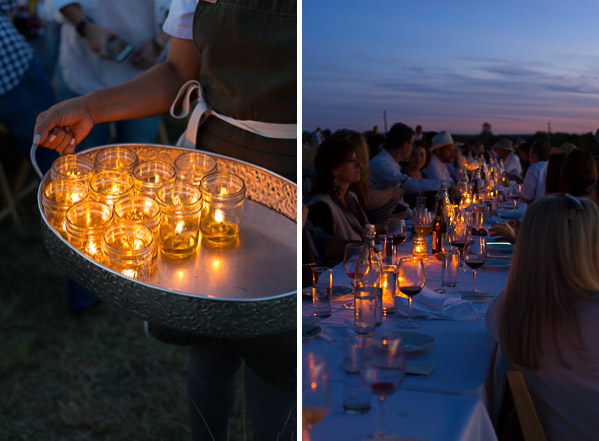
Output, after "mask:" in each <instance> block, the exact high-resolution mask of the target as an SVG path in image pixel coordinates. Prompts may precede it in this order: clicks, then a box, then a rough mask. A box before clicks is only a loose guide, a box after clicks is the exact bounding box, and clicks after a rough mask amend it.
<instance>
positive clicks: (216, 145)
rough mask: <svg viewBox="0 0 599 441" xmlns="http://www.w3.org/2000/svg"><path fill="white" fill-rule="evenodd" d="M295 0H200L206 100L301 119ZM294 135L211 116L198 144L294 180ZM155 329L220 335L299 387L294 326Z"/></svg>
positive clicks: (225, 110)
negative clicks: (228, 331) (250, 331)
mask: <svg viewBox="0 0 599 441" xmlns="http://www.w3.org/2000/svg"><path fill="white" fill-rule="evenodd" d="M296 8H297V7H296V2H295V0H293V1H283V0H268V1H267V0H256V1H249V0H243V1H232V0H217V1H216V3H209V2H207V1H202V0H200V1H199V3H198V6H197V7H196V11H195V15H194V21H193V35H194V42H195V45H196V47H197V50H198V52H199V54H200V60H201V68H200V74H199V82H200V84H201V85H202V87H203V90H204V97H205V99H206V101H207V102H208V104H209V105H210V106H211V107H212V108H213V109H214V110H215V111H216V112H218V113H221V114H223V115H227V116H231V117H233V118H236V119H240V120H253V121H261V122H269V123H280V124H294V123H295V122H296V120H297V104H296V103H297V67H296V66H297V64H296V61H297V58H296V54H297V49H296V48H297V46H296V40H297V34H296V32H297V17H296ZM296 145H297V143H296V140H286V139H273V138H265V137H261V136H258V135H255V134H253V133H249V132H247V131H245V130H242V129H240V128H237V127H234V126H231V125H230V124H228V123H226V122H224V121H222V120H220V119H218V118H216V117H213V116H210V117H209V118H208V119H207V120H206V122H204V124H202V125H201V126H200V128H199V130H198V134H197V142H196V147H197V148H199V149H202V150H207V151H212V152H215V153H219V154H223V155H227V156H231V157H235V158H238V159H241V160H244V161H247V162H251V163H254V164H257V165H259V166H262V167H264V168H266V169H269V170H271V171H274V172H275V173H278V174H280V175H283V176H285V177H287V178H289V179H292V180H293V181H296V180H297V178H296V172H297V166H296V164H297V147H296ZM256 319H257V320H259V318H258V317H257V318H256ZM150 333H151V334H152V335H154V337H156V338H158V339H159V340H162V341H166V342H168V343H173V344H181V345H187V344H202V342H207V341H210V342H214V341H219V342H221V343H222V344H226V345H230V346H232V347H234V348H236V349H237V350H238V351H239V353H240V354H241V355H242V356H243V357H244V359H245V361H246V363H248V364H249V365H250V366H251V367H252V369H253V370H254V371H255V372H256V373H257V374H258V375H260V376H261V377H262V378H264V379H265V380H267V381H269V382H271V383H273V384H277V385H279V386H281V387H285V388H289V389H292V390H294V389H295V387H296V366H297V360H296V358H297V356H296V355H297V352H296V347H297V338H296V331H295V330H292V331H287V332H282V333H279V334H271V335H264V336H260V337H254V338H247V339H221V338H210V337H203V336H200V335H192V334H186V333H181V332H178V331H172V330H169V329H166V328H163V327H161V326H158V325H154V324H150Z"/></svg>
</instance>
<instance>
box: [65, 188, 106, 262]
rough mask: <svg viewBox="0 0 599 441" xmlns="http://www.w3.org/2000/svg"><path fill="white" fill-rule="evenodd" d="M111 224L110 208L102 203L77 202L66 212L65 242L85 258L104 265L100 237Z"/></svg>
mask: <svg viewBox="0 0 599 441" xmlns="http://www.w3.org/2000/svg"><path fill="white" fill-rule="evenodd" d="M111 222H112V208H111V207H109V206H108V205H106V204H105V203H103V202H97V201H90V200H87V201H83V202H78V203H76V204H75V205H73V206H72V207H71V208H69V209H68V210H67V214H66V230H67V240H68V241H69V242H70V243H71V245H73V246H74V247H75V248H77V249H78V250H79V251H81V252H83V253H84V254H86V255H87V256H89V257H91V258H92V259H94V260H96V261H97V262H100V263H104V257H103V253H102V236H103V235H104V231H106V228H108V226H109V225H110V224H111Z"/></svg>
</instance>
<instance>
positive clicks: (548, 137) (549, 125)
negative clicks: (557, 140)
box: [547, 121, 551, 147]
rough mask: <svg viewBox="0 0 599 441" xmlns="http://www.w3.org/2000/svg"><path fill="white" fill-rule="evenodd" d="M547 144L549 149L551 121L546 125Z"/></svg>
mask: <svg viewBox="0 0 599 441" xmlns="http://www.w3.org/2000/svg"><path fill="white" fill-rule="evenodd" d="M547 144H549V147H551V121H549V122H548V123H547Z"/></svg>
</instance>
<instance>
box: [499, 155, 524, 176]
mask: <svg viewBox="0 0 599 441" xmlns="http://www.w3.org/2000/svg"><path fill="white" fill-rule="evenodd" d="M503 169H504V170H505V172H506V173H508V174H510V175H515V176H518V177H519V178H520V179H522V165H521V164H520V158H518V155H516V154H515V153H510V154H509V155H508V156H507V158H505V161H504V162H503Z"/></svg>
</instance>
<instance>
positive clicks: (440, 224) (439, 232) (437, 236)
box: [432, 183, 449, 260]
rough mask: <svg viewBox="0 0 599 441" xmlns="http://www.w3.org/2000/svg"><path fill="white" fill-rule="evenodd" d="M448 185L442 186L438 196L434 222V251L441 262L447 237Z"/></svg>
mask: <svg viewBox="0 0 599 441" xmlns="http://www.w3.org/2000/svg"><path fill="white" fill-rule="evenodd" d="M448 200H449V197H448V196H447V185H446V184H445V183H443V184H442V185H441V191H440V192H439V193H438V195H437V210H436V212H435V218H434V220H433V243H432V251H433V254H434V255H435V257H436V258H437V259H439V260H441V259H442V258H443V242H444V241H445V236H446V235H447V221H446V220H445V211H446V207H447V201H448Z"/></svg>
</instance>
